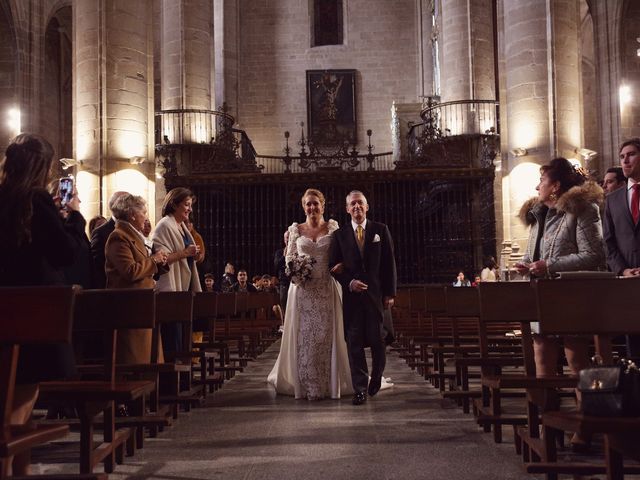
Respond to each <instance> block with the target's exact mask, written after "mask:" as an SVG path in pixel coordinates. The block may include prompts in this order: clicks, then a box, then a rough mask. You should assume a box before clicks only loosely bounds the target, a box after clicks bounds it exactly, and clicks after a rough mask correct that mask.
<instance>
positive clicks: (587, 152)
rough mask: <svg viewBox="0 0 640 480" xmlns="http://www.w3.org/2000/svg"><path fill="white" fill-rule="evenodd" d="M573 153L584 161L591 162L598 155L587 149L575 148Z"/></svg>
mask: <svg viewBox="0 0 640 480" xmlns="http://www.w3.org/2000/svg"><path fill="white" fill-rule="evenodd" d="M573 152H574V153H577V154H578V155H580V156H581V157H582V159H583V160H585V161H588V160H591V159H592V158H594V157H595V156H597V155H598V152H596V151H594V150H589V149H588V148H576V149H575V150H574V151H573Z"/></svg>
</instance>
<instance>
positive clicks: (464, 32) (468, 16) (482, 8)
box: [440, 0, 496, 102]
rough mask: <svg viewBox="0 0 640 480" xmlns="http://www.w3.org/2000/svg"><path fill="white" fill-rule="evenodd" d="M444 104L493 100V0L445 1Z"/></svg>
mask: <svg viewBox="0 0 640 480" xmlns="http://www.w3.org/2000/svg"><path fill="white" fill-rule="evenodd" d="M440 38H441V39H442V55H441V58H442V68H441V92H442V95H441V97H442V101H443V102H448V101H453V100H493V99H495V98H496V92H495V74H494V72H495V70H494V45H493V43H494V42H493V9H492V1H491V0H442V32H441V34H440Z"/></svg>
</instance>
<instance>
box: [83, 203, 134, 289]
mask: <svg viewBox="0 0 640 480" xmlns="http://www.w3.org/2000/svg"><path fill="white" fill-rule="evenodd" d="M126 194H127V192H115V193H114V194H113V195H111V199H110V200H109V211H110V212H112V211H113V206H114V205H115V203H116V201H117V200H118V198H120V197H121V196H122V195H126ZM115 228H116V220H115V218H113V215H111V218H110V219H109V220H108V221H107V222H106V223H104V224H102V225H100V226H99V227H98V228H96V229H95V230H94V231H93V232H92V233H91V258H92V259H93V266H94V277H93V281H94V285H93V288H105V287H106V286H107V275H106V273H105V271H104V262H105V258H104V247H105V245H106V244H107V239H108V238H109V235H111V232H113V231H114V230H115Z"/></svg>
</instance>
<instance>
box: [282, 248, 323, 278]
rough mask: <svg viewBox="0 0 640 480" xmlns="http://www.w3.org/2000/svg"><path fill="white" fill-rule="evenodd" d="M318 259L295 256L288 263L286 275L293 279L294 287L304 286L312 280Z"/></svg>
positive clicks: (295, 254) (307, 256)
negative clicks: (312, 273)
mask: <svg viewBox="0 0 640 480" xmlns="http://www.w3.org/2000/svg"><path fill="white" fill-rule="evenodd" d="M315 264H316V259H315V258H313V257H312V256H310V255H299V254H297V253H294V254H293V258H292V259H291V260H290V261H289V262H288V263H287V266H286V269H285V273H286V274H287V275H288V276H289V278H291V281H292V282H293V284H294V285H303V284H304V282H306V281H307V280H308V279H310V278H311V272H313V266H314V265H315Z"/></svg>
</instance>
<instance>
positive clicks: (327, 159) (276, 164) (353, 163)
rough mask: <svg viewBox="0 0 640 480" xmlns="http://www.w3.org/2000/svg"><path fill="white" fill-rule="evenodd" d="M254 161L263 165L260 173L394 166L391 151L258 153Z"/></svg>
mask: <svg viewBox="0 0 640 480" xmlns="http://www.w3.org/2000/svg"><path fill="white" fill-rule="evenodd" d="M256 162H257V163H258V165H260V166H261V167H263V168H262V173H310V172H319V171H331V170H341V171H346V172H365V171H373V170H393V169H394V168H395V165H394V164H393V152H384V153H375V154H368V155H359V154H357V153H356V154H354V155H349V154H348V153H347V154H345V155H333V156H313V157H311V156H304V157H300V156H296V157H289V156H284V157H283V156H279V157H278V156H270V155H259V156H257V157H256Z"/></svg>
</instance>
